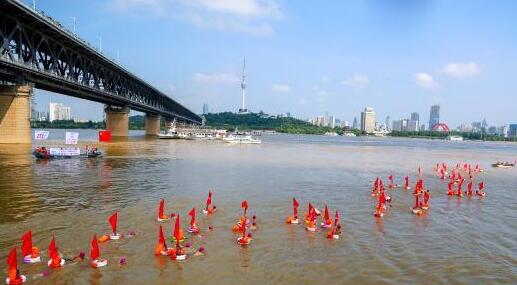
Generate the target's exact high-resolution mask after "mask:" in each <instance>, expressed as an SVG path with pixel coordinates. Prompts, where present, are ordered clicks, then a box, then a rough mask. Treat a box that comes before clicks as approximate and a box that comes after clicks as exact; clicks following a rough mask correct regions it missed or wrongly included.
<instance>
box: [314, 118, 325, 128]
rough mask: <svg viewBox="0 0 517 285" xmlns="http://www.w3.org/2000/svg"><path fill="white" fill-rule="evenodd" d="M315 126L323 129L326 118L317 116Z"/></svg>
mask: <svg viewBox="0 0 517 285" xmlns="http://www.w3.org/2000/svg"><path fill="white" fill-rule="evenodd" d="M314 124H315V125H316V126H318V127H323V126H325V117H323V116H317V117H316V120H315V123H314Z"/></svg>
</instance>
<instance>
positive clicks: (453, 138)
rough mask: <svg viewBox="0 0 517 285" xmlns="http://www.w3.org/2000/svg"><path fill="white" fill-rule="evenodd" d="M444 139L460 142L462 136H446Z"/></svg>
mask: <svg viewBox="0 0 517 285" xmlns="http://www.w3.org/2000/svg"><path fill="white" fill-rule="evenodd" d="M445 140H448V141H457V142H461V141H463V137H462V136H447V138H445Z"/></svg>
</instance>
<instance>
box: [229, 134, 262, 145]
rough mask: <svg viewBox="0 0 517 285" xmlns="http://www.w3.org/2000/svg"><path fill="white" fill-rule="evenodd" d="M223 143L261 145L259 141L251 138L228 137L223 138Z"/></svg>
mask: <svg viewBox="0 0 517 285" xmlns="http://www.w3.org/2000/svg"><path fill="white" fill-rule="evenodd" d="M223 141H224V142H227V143H240V144H260V143H262V141H261V140H258V139H254V138H252V137H251V136H234V135H229V136H227V137H225V138H223Z"/></svg>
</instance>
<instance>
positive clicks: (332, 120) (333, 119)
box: [327, 116, 336, 128]
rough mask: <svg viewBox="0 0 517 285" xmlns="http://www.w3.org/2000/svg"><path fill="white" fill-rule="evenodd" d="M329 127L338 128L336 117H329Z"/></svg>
mask: <svg viewBox="0 0 517 285" xmlns="http://www.w3.org/2000/svg"><path fill="white" fill-rule="evenodd" d="M327 126H328V127H331V128H335V127H336V117H334V116H329V122H328V125H327Z"/></svg>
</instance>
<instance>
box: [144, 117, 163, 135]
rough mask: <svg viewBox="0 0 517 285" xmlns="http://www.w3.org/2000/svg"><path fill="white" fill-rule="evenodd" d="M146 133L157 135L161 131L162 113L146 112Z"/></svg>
mask: <svg viewBox="0 0 517 285" xmlns="http://www.w3.org/2000/svg"><path fill="white" fill-rule="evenodd" d="M144 126H145V135H146V136H156V135H158V133H159V132H160V115H153V114H145V121H144Z"/></svg>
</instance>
